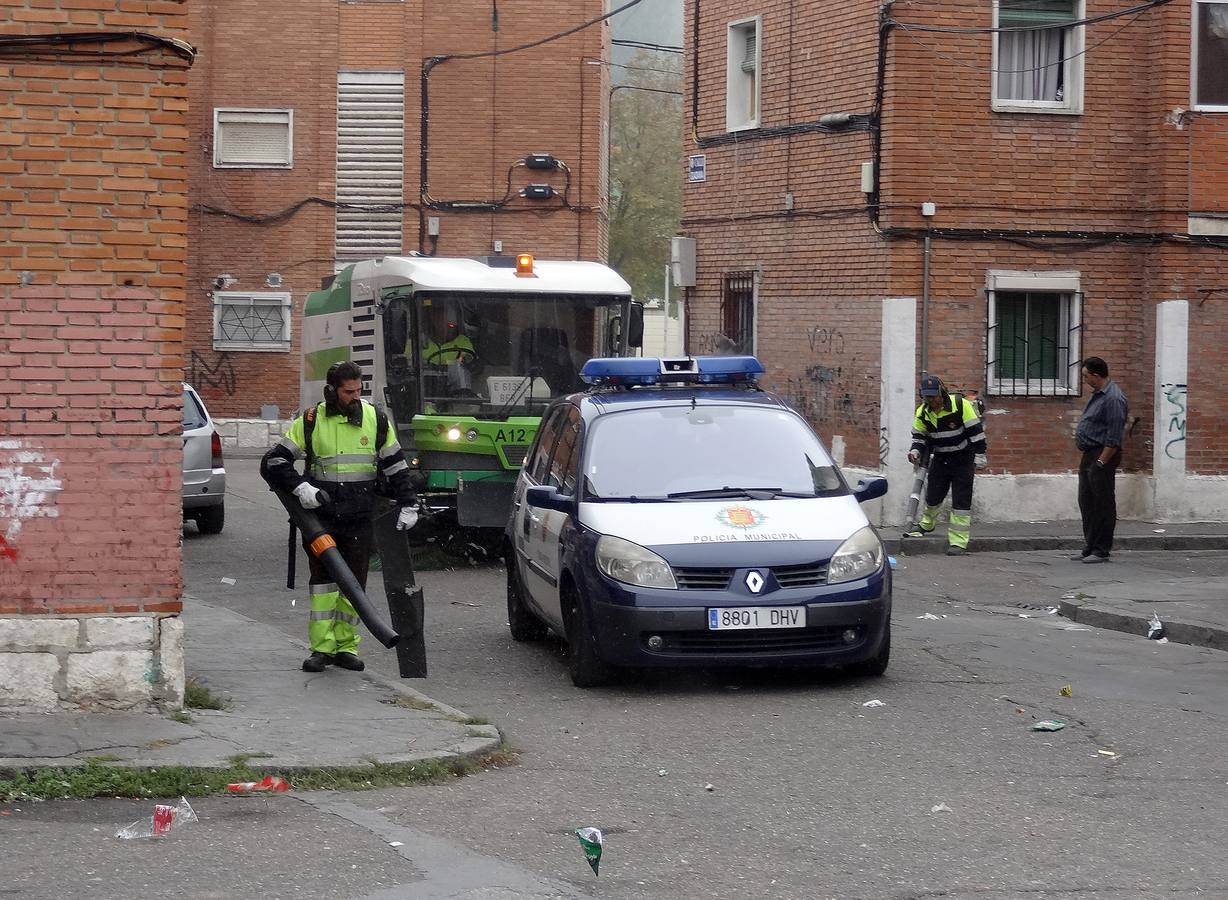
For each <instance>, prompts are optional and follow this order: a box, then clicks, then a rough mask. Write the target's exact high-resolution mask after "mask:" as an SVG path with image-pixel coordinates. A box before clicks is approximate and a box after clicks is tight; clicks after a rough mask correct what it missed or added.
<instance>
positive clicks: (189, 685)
mask: <svg viewBox="0 0 1228 900" xmlns="http://www.w3.org/2000/svg"><path fill="white" fill-rule="evenodd" d="M183 705H184V706H186V707H187V708H189V709H225V708H226V701H225V700H223V699H222V698H221V697H219V696H217V694H215V693H213V691H211V690H209V688H208V687H206V686H205V685H203V684H201V683H200V682H199V681H197V680H196V679H195V678H189V679H188V680H187V681H186V682H185V683H184V685H183Z"/></svg>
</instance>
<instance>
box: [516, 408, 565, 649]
mask: <svg viewBox="0 0 1228 900" xmlns="http://www.w3.org/2000/svg"><path fill="white" fill-rule="evenodd" d="M566 415H567V410H566V407H562V406H560V407H556V408H555V409H553V410H550V411H549V412H547V413H546V416H545V418H544V419H543V420H542V425H541V428H540V429H538V432H537V440H536V442H535V443H534V445H533V448H532V449H531V450H530V451H529V456H528V458H527V459H526V460H525V464H524V469H523V470H522V471H521V473H520V478H519V479H518V480H517V482H516V494H515V496H514V497H513V498H512V546H513V547H514V549H515V563H516V566H517V572H519V574H520V583H521V585H523V587H524V591H525V596H526V599H527V600H528V601H529V603H530V605H532V606H533V607H534V608H536V609H538V610H541V611H543V612H544V611H545V606H544V605H543V600H544V599H545V598H546V597H547V596H548V594H549V593H550V586H549V585H548V584H547V582H546V577H545V575H546V570H545V568H544V567H543V566H542V563H541V559H542V557H543V555H544V554H543V551H542V548H541V543H540V542H541V524H542V512H543V510H541V509H535V508H533V507H531V506H529V504H528V503H526V502H525V499H524V495H525V490H526V489H527V488H529V487H531V486H533V485H539V484H545V483H546V479H547V478H549V476H550V454H551V451H553V450H554V445H555V443H556V441H557V438H558V433H559V428H560V426H561V424H562V422H563V421H564V419H565V417H566ZM552 624H556V625H560V624H561V623H560V622H555V623H552Z"/></svg>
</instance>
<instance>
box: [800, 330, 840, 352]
mask: <svg viewBox="0 0 1228 900" xmlns="http://www.w3.org/2000/svg"><path fill="white" fill-rule="evenodd" d="M806 340H807V341H808V342H809V343H810V352H811V353H831V354H834V355H836V356H843V355H844V332H842V331H839V330H838V329H835V328H824V327H823V326H822V325H812V326H811V327H810V328H807V329H806Z"/></svg>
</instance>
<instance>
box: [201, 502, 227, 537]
mask: <svg viewBox="0 0 1228 900" xmlns="http://www.w3.org/2000/svg"><path fill="white" fill-rule="evenodd" d="M225 524H226V505H225V504H224V503H219V504H218V505H217V506H206V507H205V508H204V509H202V510H201V511H200V512H198V513H197V514H196V527H197V528H199V529H200V533H201V534H221V533H222V527H223V526H224V525H225Z"/></svg>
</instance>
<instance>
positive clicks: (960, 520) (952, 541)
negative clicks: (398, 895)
mask: <svg viewBox="0 0 1228 900" xmlns="http://www.w3.org/2000/svg"><path fill="white" fill-rule="evenodd" d="M926 454H929V455H930V463H929V478H928V481H927V482H926V485H925V512H924V513H923V514H922V516H921V521H920V522H918V523H917V525H916V527H915V528H914V529H913V530H912V531H909V532H908V534H907V536H908V537H920V536H922V535H926V534H929V533H930V532H931V531H933V530H934V528H935V526H937V524H938V512H939V509H940V508H941V506H942V501H943V500H945V499H946V496H947V491H948V490H950V492H951V522H950V524H949V525H948V526H947V542H948V546H947V555H948V556H959V555H961V554H963V553H965V552H967V550H968V538H969V532H970V529H971V528H972V477H973V472H974V470H975V469H980V468H983V467H984V466H985V463H986V459H987V457H986V442H985V429H984V426H983V425H982V424H981V417H980V414H979V412H978V411H977V407H976V406H975V405H974V404H973V403H972V402H971V401H970V400H969V399H968V398H967V397H964V396H963V395H962V394H951V393H949V392H948V391H947V389H946V387H945V386H944V385H943V383H942V382H941V381H940V380H939V379H938V378H936V377H935V376H933V375H929V376H926V377H925V378H923V379H922V380H921V405H920V406H919V407H917V415H916V417H915V418H914V419H913V424H912V449H910V450H909V451H908V460H909V462H911V463H912V464H913V465H916V464H917V463H918V462H919V461H920V460H921V459H922V457H923V456H925V455H926Z"/></svg>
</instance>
